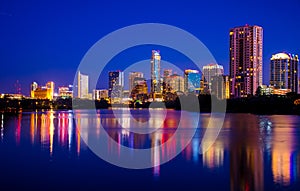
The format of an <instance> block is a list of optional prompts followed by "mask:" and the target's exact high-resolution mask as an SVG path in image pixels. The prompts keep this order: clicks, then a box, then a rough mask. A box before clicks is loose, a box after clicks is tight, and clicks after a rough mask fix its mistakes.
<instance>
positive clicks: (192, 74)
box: [184, 69, 201, 94]
mask: <svg viewBox="0 0 300 191" xmlns="http://www.w3.org/2000/svg"><path fill="white" fill-rule="evenodd" d="M200 80H201V75H200V73H199V71H198V70H191V69H188V70H185V71H184V91H185V93H196V94H199V91H200Z"/></svg>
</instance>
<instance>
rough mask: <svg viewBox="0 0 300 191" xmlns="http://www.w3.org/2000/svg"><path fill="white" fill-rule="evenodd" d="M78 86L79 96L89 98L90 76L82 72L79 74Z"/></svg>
mask: <svg viewBox="0 0 300 191" xmlns="http://www.w3.org/2000/svg"><path fill="white" fill-rule="evenodd" d="M77 86H78V89H77V90H78V92H77V93H78V95H77V96H78V98H80V99H87V98H89V76H88V75H85V74H82V73H80V71H78V75H77Z"/></svg>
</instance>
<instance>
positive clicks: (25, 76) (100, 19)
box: [0, 0, 300, 95]
mask: <svg viewBox="0 0 300 191" xmlns="http://www.w3.org/2000/svg"><path fill="white" fill-rule="evenodd" d="M286 3H288V4H291V5H293V6H291V7H290V8H291V10H290V11H289V12H286V13H285V14H280V15H279V14H277V13H276V12H277V11H276V10H281V7H282V3H281V2H276V1H275V2H274V1H263V2H262V1H254V2H253V3H251V4H248V3H246V2H238V3H234V2H229V3H228V4H225V5H224V4H223V3H222V4H219V3H216V2H192V1H187V2H185V8H184V9H182V3H179V2H178V3H176V2H175V3H174V2H172V3H171V4H170V2H168V1H165V2H160V6H159V7H156V8H157V9H158V11H157V14H156V15H152V16H148V14H145V13H148V12H149V10H150V9H151V6H150V7H148V6H143V3H140V2H133V1H129V2H127V3H124V2H118V3H116V2H115V3H114V2H111V1H110V2H105V3H103V2H102V3H100V2H99V3H95V4H82V3H78V2H72V3H69V2H60V3H58V2H51V3H46V2H32V3H28V2H23V3H22V2H19V3H16V2H14V1H9V2H1V6H0V7H1V8H0V13H1V14H0V24H1V28H2V30H1V31H0V40H1V44H0V49H1V53H0V63H1V65H2V70H1V71H0V76H1V79H0V80H1V82H2V83H0V92H1V93H6V92H7V93H13V92H14V91H15V90H14V89H15V88H14V86H15V84H16V82H17V80H19V84H20V86H21V88H22V89H21V90H22V93H24V94H27V95H28V94H29V91H30V89H29V88H28V84H30V83H31V82H32V81H38V82H39V83H41V84H44V83H46V82H47V81H48V80H49V79H51V80H53V81H55V82H56V84H57V85H58V86H63V85H65V86H66V85H68V84H70V83H71V82H73V79H74V76H75V74H76V68H77V66H78V64H79V63H80V61H81V59H82V57H83V56H84V54H85V53H86V52H87V50H88V49H89V47H91V46H92V45H93V44H94V43H95V42H96V41H97V40H99V39H100V38H102V37H103V36H105V35H106V34H108V33H110V32H112V31H114V30H116V29H119V28H122V27H125V26H128V25H132V24H137V23H145V22H157V23H166V24H170V25H174V26H177V27H180V28H182V29H184V30H187V31H188V32H190V33H192V34H193V35H195V36H196V37H197V38H199V39H200V40H201V41H202V42H203V43H204V44H205V45H206V46H207V47H208V49H209V50H210V51H211V52H212V54H213V55H214V57H215V58H216V60H217V64H220V65H223V66H224V70H225V73H228V70H229V69H228V60H229V59H228V54H229V52H228V47H229V44H228V42H229V40H228V39H229V37H228V32H229V29H230V28H232V27H235V26H242V25H245V24H246V23H248V24H249V25H253V24H257V25H259V26H262V27H263V28H264V37H265V38H264V53H263V54H264V58H263V67H264V73H265V75H264V78H263V80H264V84H266V83H267V82H268V81H269V69H268V68H269V67H268V65H269V58H270V57H271V56H272V55H273V54H275V53H277V52H283V51H285V52H292V53H296V54H299V52H300V47H299V44H300V43H299V42H300V37H299V36H298V35H297V34H298V33H299V28H300V27H299V23H300V22H299V20H300V16H299V15H298V14H297V9H298V7H299V4H300V2H298V1H295V0H294V1H292V0H291V1H288V2H286ZM211 6H213V7H214V12H216V13H218V14H212V12H211V10H209V9H205V7H211ZM99 10H101V11H99ZM175 10H181V13H182V14H180V15H178V14H177V11H175ZM199 10H201V11H199ZM252 10H255V11H252ZM54 12H55V14H54ZM245 12H247V14H244V13H245ZM116 13H118V14H121V15H123V17H122V18H119V17H116V16H115V15H117V14H116ZM133 13H135V14H133ZM137 13H138V15H140V16H139V18H137V17H136V15H137ZM265 15H268V17H266V16H265ZM278 23H284V24H285V27H278ZM151 49H152V48H151ZM158 49H160V48H158ZM139 52H140V51H137V54H135V55H137V58H133V59H134V60H136V59H137V60H139V58H138V57H139V54H138V53H139ZM147 58H148V57H147ZM164 58H166V57H165V55H164ZM128 63H130V61H129V58H128V59H127V60H124V62H123V63H121V68H120V69H124V67H125V65H126V64H128ZM174 63H175V64H178V65H180V64H183V63H184V62H183V61H182V60H180V59H178V61H175V62H174ZM12 66H14V67H12ZM108 70H112V69H109V68H107V71H108ZM104 72H105V73H106V71H104ZM104 84H107V83H106V82H105V83H104Z"/></svg>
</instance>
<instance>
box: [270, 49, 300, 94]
mask: <svg viewBox="0 0 300 191" xmlns="http://www.w3.org/2000/svg"><path fill="white" fill-rule="evenodd" d="M298 63H299V59H298V55H294V54H288V53H278V54H275V55H273V56H272V58H271V62H270V85H271V86H274V88H275V89H289V90H291V92H296V93H297V92H298Z"/></svg>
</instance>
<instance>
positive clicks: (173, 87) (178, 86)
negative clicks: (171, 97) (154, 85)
mask: <svg viewBox="0 0 300 191" xmlns="http://www.w3.org/2000/svg"><path fill="white" fill-rule="evenodd" d="M165 84H166V92H172V93H174V92H184V78H183V77H182V76H180V75H178V74H173V75H171V76H168V77H166V78H165Z"/></svg>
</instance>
